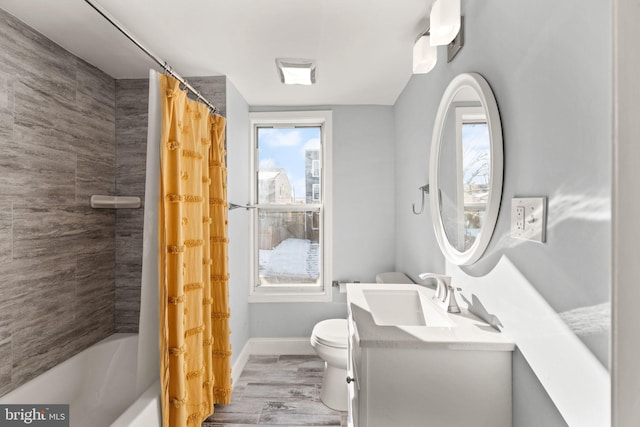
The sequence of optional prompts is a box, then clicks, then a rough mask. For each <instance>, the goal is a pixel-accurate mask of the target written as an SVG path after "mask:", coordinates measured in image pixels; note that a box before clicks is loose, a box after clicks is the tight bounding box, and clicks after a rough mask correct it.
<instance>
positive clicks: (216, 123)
mask: <svg viewBox="0 0 640 427" xmlns="http://www.w3.org/2000/svg"><path fill="white" fill-rule="evenodd" d="M159 78H160V98H161V99H162V136H161V151H160V152H161V159H160V207H159V208H160V209H159V215H158V216H159V218H158V226H159V236H160V358H161V361H160V379H161V384H162V392H161V394H162V422H163V426H164V427H187V426H200V424H201V423H202V421H203V420H204V419H206V418H207V417H208V416H209V415H210V414H211V413H213V409H214V407H213V405H214V403H229V398H230V395H231V368H230V356H231V346H230V344H229V305H228V300H229V297H228V259H227V246H228V244H227V242H228V238H227V213H228V210H227V191H226V168H225V150H224V131H225V119H224V118H223V117H220V116H217V115H213V114H209V110H208V108H207V107H206V106H205V105H203V104H200V103H198V102H195V101H192V100H190V99H188V98H187V94H186V92H184V91H183V90H181V89H180V87H179V82H178V81H177V80H175V79H174V78H172V77H169V76H165V75H160V76H159Z"/></svg>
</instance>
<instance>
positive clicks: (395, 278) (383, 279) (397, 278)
mask: <svg viewBox="0 0 640 427" xmlns="http://www.w3.org/2000/svg"><path fill="white" fill-rule="evenodd" d="M376 283H415V282H414V281H413V280H411V279H410V278H409V276H407V275H406V274H404V273H400V272H398V271H389V272H386V273H378V274H376Z"/></svg>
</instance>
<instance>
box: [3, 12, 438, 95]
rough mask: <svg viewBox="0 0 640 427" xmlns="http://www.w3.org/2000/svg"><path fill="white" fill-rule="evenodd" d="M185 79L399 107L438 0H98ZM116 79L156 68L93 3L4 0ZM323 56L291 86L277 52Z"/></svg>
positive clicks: (24, 18) (260, 91)
mask: <svg viewBox="0 0 640 427" xmlns="http://www.w3.org/2000/svg"><path fill="white" fill-rule="evenodd" d="M94 1H96V2H97V3H98V4H99V5H101V6H102V7H103V8H104V9H105V10H106V11H108V13H109V14H110V15H112V16H113V17H114V18H115V19H116V20H117V21H118V22H119V23H120V24H121V25H123V26H124V27H125V28H126V29H127V30H128V31H129V33H131V34H132V35H133V36H134V37H135V38H137V39H138V40H139V41H140V42H142V44H144V45H145V46H146V47H147V48H148V49H149V50H151V51H152V52H153V53H155V54H156V55H157V56H159V57H160V58H162V59H163V60H165V61H167V63H169V64H170V65H171V67H173V69H174V70H175V71H176V72H178V73H179V74H180V75H182V76H183V77H187V76H213V75H226V76H227V77H228V78H229V79H230V80H231V82H232V83H233V84H234V85H235V86H236V88H237V89H238V90H239V91H240V93H241V94H242V95H243V97H244V98H245V99H246V101H247V102H248V103H249V105H252V106H260V105H263V106H264V105H273V106H281V105H287V106H296V105H339V104H378V105H392V104H394V103H395V101H396V99H397V97H398V95H399V94H400V92H401V91H402V89H403V88H404V87H405V85H406V83H407V81H408V80H409V77H410V76H411V68H412V64H411V52H412V48H413V42H414V40H415V38H416V36H417V35H418V34H419V33H420V32H421V31H423V30H424V29H425V26H426V18H427V17H428V12H429V10H430V9H431V3H432V0H182V1H171V0H135V1H131V0H94ZM0 8H2V9H5V10H6V11H7V12H9V13H11V14H12V15H14V16H16V17H17V18H19V19H20V20H22V21H24V22H25V23H27V24H28V25H30V26H31V27H33V28H35V29H36V30H38V31H39V32H41V33H43V34H44V35H45V36H47V37H48V38H50V39H52V40H53V41H55V42H56V43H58V44H59V45H61V46H63V47H64V48H66V49H67V50H69V51H70V52H72V53H74V54H75V55H77V56H79V57H81V58H83V59H85V60H86V61H88V62H89V63H91V64H93V65H95V66H96V67H98V68H100V69H101V70H103V71H105V72H106V73H108V74H109V75H111V76H112V77H114V78H117V79H121V78H142V77H146V76H147V75H148V69H149V67H150V66H154V68H157V67H156V66H155V64H154V63H153V62H152V61H151V60H150V59H149V58H148V57H147V56H146V55H144V54H143V53H142V52H141V51H140V50H138V48H137V47H135V45H134V44H133V43H131V42H130V41H129V40H128V39H126V38H125V37H124V36H123V35H122V34H120V33H119V32H118V31H117V30H116V29H114V28H113V27H112V26H111V25H110V24H109V23H108V22H107V21H106V20H105V19H104V18H102V17H101V16H100V15H99V14H98V13H97V12H95V11H94V10H93V9H92V8H91V7H90V6H89V5H88V4H86V3H85V1H84V0H55V1H51V0H22V1H16V0H0ZM276 57H283V58H307V59H315V60H316V61H317V64H318V70H317V74H316V76H317V83H316V84H315V85H313V86H285V85H283V84H282V83H280V80H279V77H278V73H277V70H276V67H275V58H276Z"/></svg>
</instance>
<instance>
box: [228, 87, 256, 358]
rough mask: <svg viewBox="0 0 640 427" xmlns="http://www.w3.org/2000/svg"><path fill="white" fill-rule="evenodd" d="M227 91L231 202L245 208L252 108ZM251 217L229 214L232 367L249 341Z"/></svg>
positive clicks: (231, 90)
mask: <svg viewBox="0 0 640 427" xmlns="http://www.w3.org/2000/svg"><path fill="white" fill-rule="evenodd" d="M226 90H227V185H228V186H227V198H228V199H229V202H231V203H236V204H244V203H246V202H247V195H248V194H249V182H248V180H247V179H246V177H247V176H248V175H249V144H248V142H247V141H249V127H248V123H249V106H248V105H247V103H246V101H245V100H244V98H243V97H242V95H241V94H240V92H238V90H237V89H236V87H235V86H234V85H233V83H232V82H231V81H230V80H229V79H227V80H226ZM248 242H249V213H248V212H247V210H246V209H235V210H233V211H229V306H230V308H231V313H232V315H231V317H230V318H229V328H230V329H231V331H232V332H233V333H232V334H231V347H232V355H231V361H232V363H233V362H235V361H236V359H237V357H238V355H239V353H240V351H241V350H242V348H243V347H244V345H245V344H246V343H247V341H248V340H249V337H250V335H249V303H248V299H249V288H248V286H247V283H248V282H249V257H248V256H246V254H247V253H248Z"/></svg>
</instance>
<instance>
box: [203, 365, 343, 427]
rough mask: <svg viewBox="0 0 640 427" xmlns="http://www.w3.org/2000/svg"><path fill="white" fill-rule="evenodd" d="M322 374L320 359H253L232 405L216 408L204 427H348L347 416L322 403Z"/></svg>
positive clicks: (240, 382) (232, 399)
mask: <svg viewBox="0 0 640 427" xmlns="http://www.w3.org/2000/svg"><path fill="white" fill-rule="evenodd" d="M323 370H324V362H323V361H322V360H321V359H320V358H318V357H317V356H289V355H280V356H251V357H250V358H249V361H248V362H247V364H246V366H245V368H244V370H243V371H242V374H241V375H240V379H239V380H238V382H237V383H236V384H235V385H234V389H233V395H232V396H231V402H232V403H231V404H230V405H216V410H215V413H214V414H213V415H212V416H211V417H209V418H208V419H207V420H206V421H205V422H204V423H203V424H202V427H251V426H271V427H284V426H287V427H293V426H346V425H347V413H346V412H338V411H334V410H332V409H329V408H327V407H326V406H324V404H323V403H322V402H321V401H320V388H321V386H322V373H323Z"/></svg>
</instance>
